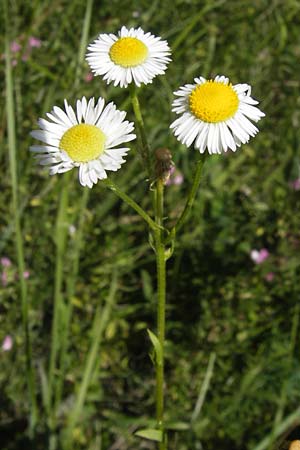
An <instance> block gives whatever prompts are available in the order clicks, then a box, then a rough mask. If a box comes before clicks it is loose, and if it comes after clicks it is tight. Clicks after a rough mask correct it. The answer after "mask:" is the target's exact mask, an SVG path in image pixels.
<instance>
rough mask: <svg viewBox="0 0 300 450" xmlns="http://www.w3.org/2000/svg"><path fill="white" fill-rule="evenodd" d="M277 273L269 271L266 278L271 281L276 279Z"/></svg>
mask: <svg viewBox="0 0 300 450" xmlns="http://www.w3.org/2000/svg"><path fill="white" fill-rule="evenodd" d="M274 277H275V273H274V272H268V273H267V274H266V275H265V280H267V281H269V282H270V283H271V282H272V281H273V280H274Z"/></svg>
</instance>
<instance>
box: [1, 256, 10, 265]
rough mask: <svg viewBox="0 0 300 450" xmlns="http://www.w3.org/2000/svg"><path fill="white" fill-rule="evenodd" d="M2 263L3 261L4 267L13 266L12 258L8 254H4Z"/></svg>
mask: <svg viewBox="0 0 300 450" xmlns="http://www.w3.org/2000/svg"><path fill="white" fill-rule="evenodd" d="M0 263H1V266H3V267H10V266H11V260H10V259H9V258H8V257H7V256H3V257H2V258H1V259H0Z"/></svg>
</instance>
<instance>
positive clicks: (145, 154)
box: [130, 84, 152, 179]
mask: <svg viewBox="0 0 300 450" xmlns="http://www.w3.org/2000/svg"><path fill="white" fill-rule="evenodd" d="M130 98H131V103H132V107H133V112H134V115H135V118H136V128H137V135H138V140H139V143H140V154H141V157H142V160H143V163H144V166H145V167H146V170H147V173H148V176H149V178H150V179H151V178H152V165H151V156H150V155H151V153H150V146H149V144H148V140H147V135H146V131H145V125H144V120H143V116H142V112H141V108H140V103H139V99H138V96H137V88H136V86H135V85H134V84H133V85H132V86H130Z"/></svg>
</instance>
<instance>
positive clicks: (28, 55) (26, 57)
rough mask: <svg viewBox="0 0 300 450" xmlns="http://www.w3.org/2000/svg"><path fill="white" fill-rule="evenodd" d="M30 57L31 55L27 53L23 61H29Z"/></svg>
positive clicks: (23, 56)
mask: <svg viewBox="0 0 300 450" xmlns="http://www.w3.org/2000/svg"><path fill="white" fill-rule="evenodd" d="M29 57H30V53H29V52H28V51H27V52H26V53H24V55H22V61H24V62H25V61H28V60H29Z"/></svg>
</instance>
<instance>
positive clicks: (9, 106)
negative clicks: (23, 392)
mask: <svg viewBox="0 0 300 450" xmlns="http://www.w3.org/2000/svg"><path fill="white" fill-rule="evenodd" d="M4 10H5V25H6V35H5V56H6V66H5V81H6V114H7V134H8V151H9V166H10V176H11V184H12V207H13V215H14V227H15V236H16V242H15V243H16V251H17V262H18V274H19V283H20V291H21V302H22V322H23V333H24V338H25V355H26V380H27V386H28V392H29V403H30V434H31V435H32V434H33V433H34V429H35V425H36V422H37V403H36V387H35V378H34V373H33V367H32V347H31V339H30V327H29V317H28V314H29V304H28V296H27V286H26V281H25V278H24V275H23V274H24V271H25V262H24V250H23V238H22V232H21V224H20V213H19V211H20V208H19V197H18V176H17V164H16V127H15V114H14V111H15V105H14V96H13V79H12V71H11V67H12V66H11V55H10V43H9V41H10V40H9V18H8V7H7V1H5V2H4Z"/></svg>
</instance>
